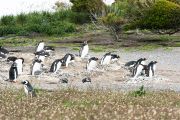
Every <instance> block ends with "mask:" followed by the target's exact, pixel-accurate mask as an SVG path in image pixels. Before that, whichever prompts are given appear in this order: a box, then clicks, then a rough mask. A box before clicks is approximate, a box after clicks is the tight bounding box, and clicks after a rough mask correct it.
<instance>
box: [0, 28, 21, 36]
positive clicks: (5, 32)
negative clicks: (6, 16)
mask: <svg viewBox="0 0 180 120" xmlns="http://www.w3.org/2000/svg"><path fill="white" fill-rule="evenodd" d="M20 30H21V28H19V27H16V26H0V36H4V35H8V34H16V33H18V32H19V31H20Z"/></svg>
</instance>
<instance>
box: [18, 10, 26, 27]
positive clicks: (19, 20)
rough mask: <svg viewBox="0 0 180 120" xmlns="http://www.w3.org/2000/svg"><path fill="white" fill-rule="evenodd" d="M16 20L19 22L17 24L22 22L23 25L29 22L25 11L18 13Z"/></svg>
mask: <svg viewBox="0 0 180 120" xmlns="http://www.w3.org/2000/svg"><path fill="white" fill-rule="evenodd" d="M16 22H17V24H20V25H22V26H23V25H24V24H26V22H27V16H26V15H25V14H23V13H21V14H19V15H17V17H16Z"/></svg>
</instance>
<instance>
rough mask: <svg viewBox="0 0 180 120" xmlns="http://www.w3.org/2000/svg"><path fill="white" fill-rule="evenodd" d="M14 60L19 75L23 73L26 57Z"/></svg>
mask: <svg viewBox="0 0 180 120" xmlns="http://www.w3.org/2000/svg"><path fill="white" fill-rule="evenodd" d="M14 62H15V63H16V64H17V71H18V75H20V74H22V72H23V63H24V58H17V59H16V60H15V61H14Z"/></svg>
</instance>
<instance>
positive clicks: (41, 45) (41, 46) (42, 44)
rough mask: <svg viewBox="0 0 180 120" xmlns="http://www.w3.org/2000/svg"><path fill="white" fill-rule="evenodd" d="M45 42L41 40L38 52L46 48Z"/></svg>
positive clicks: (37, 48)
mask: <svg viewBox="0 0 180 120" xmlns="http://www.w3.org/2000/svg"><path fill="white" fill-rule="evenodd" d="M44 46H45V43H44V42H43V41H41V42H39V44H38V45H37V47H36V52H40V51H42V50H44Z"/></svg>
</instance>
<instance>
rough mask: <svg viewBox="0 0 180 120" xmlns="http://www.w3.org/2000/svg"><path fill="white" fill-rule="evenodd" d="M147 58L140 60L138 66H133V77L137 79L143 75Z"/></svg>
mask: <svg viewBox="0 0 180 120" xmlns="http://www.w3.org/2000/svg"><path fill="white" fill-rule="evenodd" d="M145 61H146V58H140V59H139V60H138V61H137V62H136V64H135V65H134V66H133V76H134V78H137V77H138V76H139V75H141V74H142V72H143V70H144V66H145Z"/></svg>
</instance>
